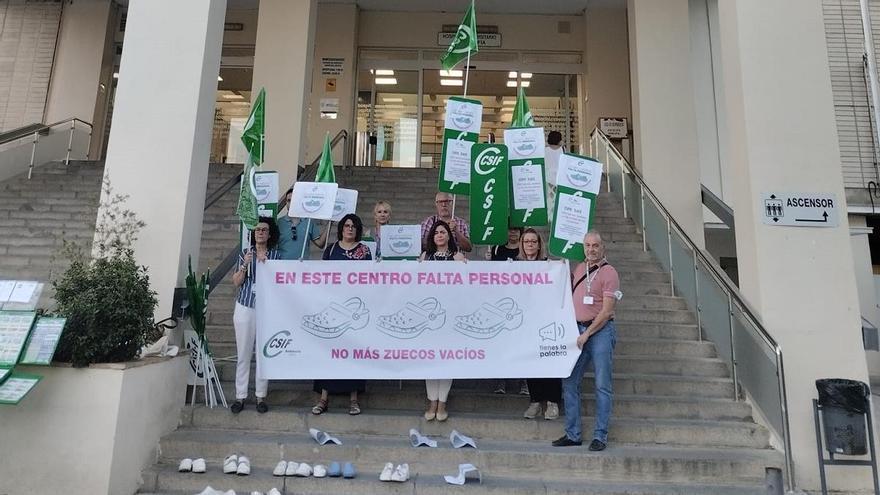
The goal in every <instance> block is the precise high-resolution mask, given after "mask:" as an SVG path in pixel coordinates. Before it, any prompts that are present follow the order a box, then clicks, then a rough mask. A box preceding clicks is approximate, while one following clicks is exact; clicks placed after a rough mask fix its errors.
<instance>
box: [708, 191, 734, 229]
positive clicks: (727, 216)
mask: <svg viewBox="0 0 880 495" xmlns="http://www.w3.org/2000/svg"><path fill="white" fill-rule="evenodd" d="M700 198H701V199H702V201H703V205H705V206H706V208H709V211H711V212H712V213H713V214H714V215H715V216H716V217H718V219H719V220H721V222H722V223H724V225H727V226H728V227H730V230H732V231H733V230H736V222H735V221H734V217H733V209H731V208H730V206H728V205H727V203H725V202H724V201H722V200H721V198H719V197H718V196H716V195H715V193H713V192H712V191H711V190H709V188H708V187H706V186H704V185H703V184H700Z"/></svg>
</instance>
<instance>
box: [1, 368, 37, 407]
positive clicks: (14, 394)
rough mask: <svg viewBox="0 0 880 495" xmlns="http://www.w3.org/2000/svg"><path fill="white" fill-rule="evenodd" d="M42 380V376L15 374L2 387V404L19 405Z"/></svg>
mask: <svg viewBox="0 0 880 495" xmlns="http://www.w3.org/2000/svg"><path fill="white" fill-rule="evenodd" d="M42 379H43V377H42V376H40V375H29V374H25V373H13V374H12V375H11V376H10V377H9V378H8V379H7V380H6V381H5V382H3V385H0V404H18V403H19V402H21V400H22V399H24V396H25V395H27V394H28V392H30V391H31V390H32V389H33V388H34V386H36V385H37V383H38V382H39V381H40V380H42Z"/></svg>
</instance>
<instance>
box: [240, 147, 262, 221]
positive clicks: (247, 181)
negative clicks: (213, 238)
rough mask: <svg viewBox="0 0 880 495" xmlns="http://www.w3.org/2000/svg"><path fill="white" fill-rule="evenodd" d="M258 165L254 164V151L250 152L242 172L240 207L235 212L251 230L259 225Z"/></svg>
mask: <svg viewBox="0 0 880 495" xmlns="http://www.w3.org/2000/svg"><path fill="white" fill-rule="evenodd" d="M256 171H257V166H256V165H255V164H254V156H253V153H248V157H247V162H246V163H245V164H244V172H243V173H242V174H241V189H240V190H239V194H238V208H236V210H235V212H236V213H237V214H238V217H239V218H240V219H241V223H243V224H244V225H245V227H247V228H248V229H249V230H253V229H254V227H256V226H257V221H258V220H259V217H258V215H257V194H256V191H255V190H254V173H255V172H256Z"/></svg>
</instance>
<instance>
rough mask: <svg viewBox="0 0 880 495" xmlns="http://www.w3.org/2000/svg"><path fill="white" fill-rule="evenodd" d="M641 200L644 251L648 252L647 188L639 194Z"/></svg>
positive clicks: (642, 189)
mask: <svg viewBox="0 0 880 495" xmlns="http://www.w3.org/2000/svg"><path fill="white" fill-rule="evenodd" d="M639 199H640V200H641V208H642V251H644V252H646V253H647V252H648V232H647V225H648V224H647V222H646V221H645V188H644V187H642V188H641V189H640V192H639Z"/></svg>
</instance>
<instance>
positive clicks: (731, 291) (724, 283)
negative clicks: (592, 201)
mask: <svg viewBox="0 0 880 495" xmlns="http://www.w3.org/2000/svg"><path fill="white" fill-rule="evenodd" d="M594 136H598V138H599V140H601V141H602V144H604V145H605V150H606V153H607V152H609V151H610V152H611V153H613V154H614V155H615V157H616V159H617V163H618V165H619V166H620V168H621V171H622V172H623V173H624V174H629V175H631V176H632V177H633V178H634V179H635V181H636V183H638V184H639V186H640V188H641V191H642V199H643V202H642V215H641V217H642V221H643V224H642V239H643V241H642V242H643V246H646V244H645V242H646V241H645V237H646V236H645V229H644V225H645V224H644V197H648V199H650V200H651V202H652V203H653V204H654V206H655V207H656V208H657V211H659V212H660V213H661V215H662V216H663V218H664V220H666V222H667V227H668V235H669V236H670V239H671V232H672V229H673V228H674V229H675V230H676V231H677V232H678V234H679V236H680V238H681V239H682V240H684V242H685V244H687V246H688V247H689V248H690V249H691V251H693V253H694V256H695V258H694V269H695V270H697V269H698V264H697V259H699V260H700V261H702V263H703V264H704V265H705V266H706V267H708V268H709V272H710V273H711V275H712V277H713V278H714V279H715V281H716V282H717V283H718V285H719V286H721V288H722V289H723V290H724V291H725V293H726V295H727V297H728V300H729V301H730V302H731V303H734V302H735V303H736V305H737V306H738V307H739V309H740V311H741V312H742V315H743V316H744V317H745V318H746V319H747V320H749V322H750V323H751V324H752V326H753V327H754V328H755V329H756V330H757V332H758V335H759V336H760V337H761V339H762V340H763V341H764V343H765V344H766V345H767V347H768V348H769V349H770V350H771V351H772V352H773V354H774V355H775V356H776V368H777V370H776V374H777V380H778V385H779V401H780V407H781V413H782V418H781V419H782V432H780V433H781V435H782V440H783V443H784V455H785V474H786V481H787V483H788V487H789V489H793V487H794V460H793V458H792V456H791V431H790V426H789V416H788V394H787V391H786V386H785V368H784V366H783V358H782V348H781V347H780V345H779V344H778V343H777V342H776V339H774V338H773V337H772V336H771V335H770V334H769V332H767V330H766V329H765V328H764V326H763V325H762V324H761V321H760V319H759V318H758V316H757V312H755V311H754V310H753V309H752V308H751V307H750V305H749V304H748V303H747V302H746V300H745V298H744V297H743V296H742V294H741V293H740V292H739V289H738V288H737V287H736V285H735V284H734V283H733V282H732V281H731V280H730V279H729V278H728V277H727V274H725V273H724V271H723V270H722V269H721V268H720V267H718V266H717V265H716V264H715V262H714V260H713V259H712V258H711V257H710V256H708V255H706V254H705V253H704V252H703V251H702V250H701V249H700V248H699V247H697V245H696V243H694V242H693V240H692V239H691V238H690V236H688V235H687V233H686V232H685V230H684V229H683V228H682V227H681V226H680V225H679V224H678V222H676V221H675V218H673V216H672V215H671V214H670V213H669V211H668V210H667V209H666V207H664V206H663V204H662V203H661V201H660V199H659V198H658V197H657V195H656V194H654V192H653V191H652V190H651V188H650V187H649V186H648V185H647V183H646V182H645V180H644V178H643V177H642V176H641V174H639V172H638V171H636V169H635V167H633V166H632V164H631V163H630V162H629V160H627V159H626V157H624V156H623V154H622V153H621V152H620V151H619V150H618V149H617V148H616V147H615V146H614V145H613V144H612V143H611V141H610V140H609V139H608V136H607V135H605V133H603V132H602V131H601V130H600V129H598V128H594V129H593V131H592V132H591V133H590V137H591V138H593V137H594ZM607 161H608V162H609V163H608V164H607V165H608V166H609V167H610V166H611V163H610V162H611V160H607ZM622 182H623V181H622ZM607 184H608V185H607V187H608V190H609V192H610V188H611V181H610V178H609V180H608V181H607ZM623 184H625V183H623ZM622 189H623V198H624V216H626V215H627V211H626V189H625V186H623V188H622ZM670 242H671V240H670ZM645 248H646V249H647V247H645ZM669 256H670V267H669V269H670V273H672V270H673V267H672V263H671V257H672V250H671V249H670V253H669ZM670 278H671V277H670ZM673 291H674V287H673ZM731 309H732V308H731ZM731 317H732V314H731ZM732 331H733V330H732V327H731V332H732ZM731 348H732V344H731ZM732 365H733V368H734V376H733V380H734V385H735V387H736V386H737V383H738V382H737V379H736V366H735V362H733V363H732Z"/></svg>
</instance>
